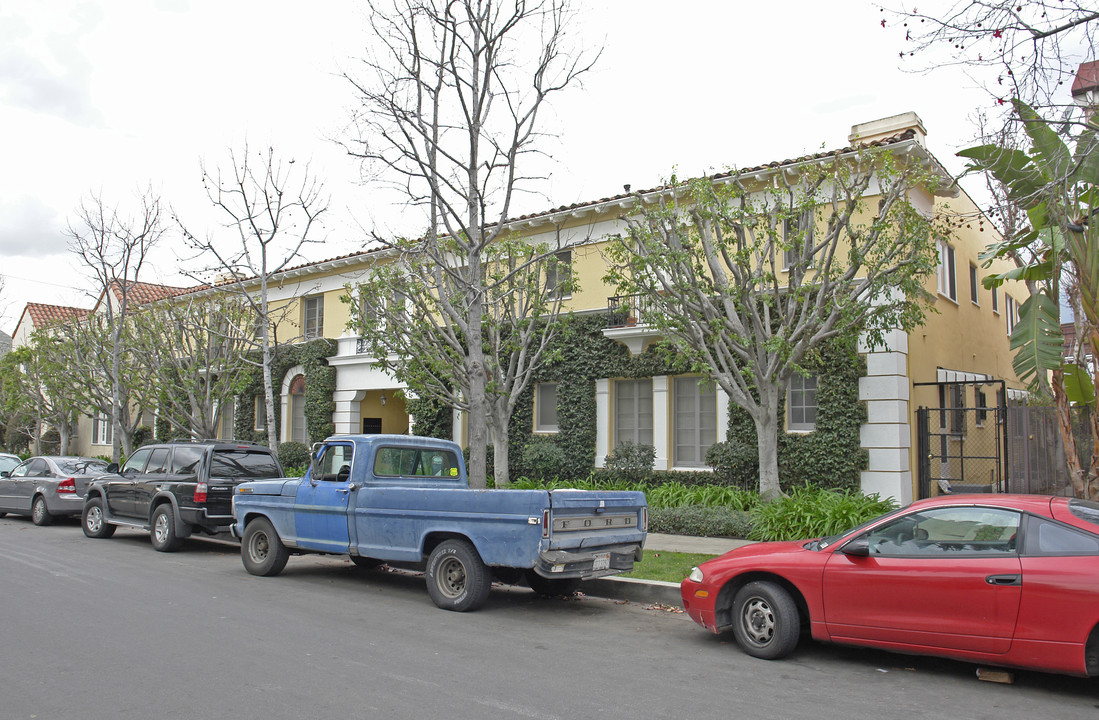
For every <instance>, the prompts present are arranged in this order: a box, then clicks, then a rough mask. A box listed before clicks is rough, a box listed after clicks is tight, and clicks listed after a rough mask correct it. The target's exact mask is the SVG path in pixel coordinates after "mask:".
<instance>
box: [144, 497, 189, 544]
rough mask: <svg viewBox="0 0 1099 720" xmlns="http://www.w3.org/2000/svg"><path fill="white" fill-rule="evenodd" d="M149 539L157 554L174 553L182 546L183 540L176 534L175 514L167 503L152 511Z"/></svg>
mask: <svg viewBox="0 0 1099 720" xmlns="http://www.w3.org/2000/svg"><path fill="white" fill-rule="evenodd" d="M149 538H150V539H151V540H152V541H153V548H155V549H156V550H157V551H158V552H175V551H176V550H179V549H180V547H182V546H183V538H181V537H180V536H179V535H177V534H176V518H175V513H173V512H172V506H171V505H169V504H168V503H162V504H160V505H157V508H156V510H154V511H153V526H152V532H150V533H149Z"/></svg>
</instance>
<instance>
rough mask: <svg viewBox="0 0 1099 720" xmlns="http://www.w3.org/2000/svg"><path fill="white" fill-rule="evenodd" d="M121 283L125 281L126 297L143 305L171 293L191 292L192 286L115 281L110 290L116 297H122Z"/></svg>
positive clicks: (168, 295)
mask: <svg viewBox="0 0 1099 720" xmlns="http://www.w3.org/2000/svg"><path fill="white" fill-rule="evenodd" d="M123 283H126V285H125V287H126V289H127V292H126V295H127V296H128V298H129V299H130V300H132V301H134V302H136V303H137V304H138V305H144V304H145V303H151V302H156V301H157V300H163V299H164V298H167V297H172V296H173V295H181V294H183V293H186V292H191V291H192V290H193V289H194V288H184V287H173V286H171V285H157V284H155V283H145V282H134V281H129V280H126V281H122V280H119V281H116V282H113V283H111V292H113V293H114V296H115V298H116V299H118V300H121V299H122V287H123Z"/></svg>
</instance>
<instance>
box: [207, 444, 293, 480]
mask: <svg viewBox="0 0 1099 720" xmlns="http://www.w3.org/2000/svg"><path fill="white" fill-rule="evenodd" d="M210 463H211V464H210V477H218V478H275V477H279V475H281V473H280V472H279V466H278V463H276V462H275V458H274V457H273V456H272V455H271V454H269V453H267V452H253V451H248V450H215V451H214V455H213V457H212V458H211V460H210Z"/></svg>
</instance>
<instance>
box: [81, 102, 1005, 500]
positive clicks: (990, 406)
mask: <svg viewBox="0 0 1099 720" xmlns="http://www.w3.org/2000/svg"><path fill="white" fill-rule="evenodd" d="M848 142H849V147H848V148H845V149H844V150H840V151H837V152H845V151H848V150H851V149H852V148H853V147H855V146H856V145H858V144H861V143H875V144H879V145H887V146H890V147H893V148H895V149H896V150H897V151H898V152H904V153H911V154H912V155H913V156H914V157H916V158H918V159H920V160H921V161H922V162H927V163H930V164H932V165H938V163H937V161H936V160H935V158H934V156H933V155H931V153H930V152H929V151H928V150H927V147H926V132H925V130H924V127H923V125H922V122H921V121H920V119H919V118H918V117H917V116H916V115H915V114H914V113H906V114H903V115H899V116H895V117H891V118H886V119H883V120H879V121H875V122H872V123H864V124H861V125H856V126H855V127H854V128H853V129H852V134H851V136H850V137H849V138H848ZM834 154H835V153H821V154H818V155H813V156H809V157H802V158H797V159H794V160H785V161H781V162H773V163H768V164H765V165H760V166H758V167H754V168H751V169H749V170H742V171H741V173H743V174H751V175H753V176H754V177H755V178H757V179H758V180H759V181H761V182H765V181H766V180H767V178H768V177H769V174H771V173H775V172H780V171H782V170H783V169H784V168H787V167H789V166H792V165H796V164H799V163H806V162H814V161H816V160H818V159H823V158H827V157H831V156H833V155H834ZM658 170H659V169H658V168H654V172H656V171H658ZM941 174H942V175H943V177H944V180H947V181H949V176H948V174H947V173H945V171H942V173H941ZM727 176H728V175H727V174H724V175H719V176H715V180H720V179H721V178H722V177H727ZM636 195H637V194H636V193H626V194H623V195H618V196H615V197H608V198H603V199H600V200H594V201H591V202H583V203H576V204H574V205H570V206H567V207H560V208H556V209H553V210H548V211H545V212H542V213H535V214H531V215H527V216H523V217H520V218H516V219H514V220H512V221H510V229H511V230H512V231H513V232H514V233H516V234H519V235H521V236H524V237H528V238H530V240H531V241H532V242H542V241H546V242H552V241H553V240H552V238H554V237H555V236H556V234H557V233H560V235H561V237H563V238H564V240H565V242H564V245H563V246H562V247H563V248H564V249H562V251H561V254H560V256H561V259H562V260H563V261H565V262H566V263H567V265H568V266H570V267H571V273H572V275H573V277H574V279H575V280H576V282H577V289H576V290H575V291H574V292H573V294H572V295H571V297H569V298H568V299H567V303H566V305H567V310H568V311H571V313H573V316H572V317H571V318H568V319H563V320H562V322H575V323H577V328H578V331H577V334H576V337H577V338H579V340H577V341H576V343H577V346H576V347H572V348H569V349H568V352H566V353H564V354H563V356H564V357H563V359H562V360H561V361H560V362H559V364H557V365H555V366H552V367H547V368H545V370H544V371H543V372H542V373H541V374H540V376H539V378H538V382H537V383H536V384H535V386H534V387H533V388H531V389H530V390H529V401H528V402H526V403H520V408H519V410H518V411H517V413H516V416H515V417H514V418H513V422H512V428H513V432H512V436H513V441H512V449H513V453H514V455H516V456H517V455H520V454H521V453H520V452H517V451H521V449H522V446H523V444H525V443H526V442H528V441H529V440H530V439H532V438H534V437H542V438H548V439H550V440H552V441H554V442H557V443H558V444H561V445H563V446H565V447H566V448H567V449H568V450H569V451H570V452H571V454H572V455H573V456H577V455H580V456H582V460H583V463H582V466H580V467H576V468H566V469H563V473H566V472H578V473H585V472H587V471H588V470H590V469H591V468H592V467H601V466H602V465H603V464H604V457H605V456H606V455H607V454H608V453H610V452H611V451H612V450H613V449H614V448H615V447H616V446H617V445H618V444H620V443H622V442H625V441H633V442H638V443H644V444H648V445H652V446H653V447H654V448H655V450H656V469H657V470H673V469H674V470H692V471H707V470H708V466H707V464H706V451H707V450H708V449H709V447H710V446H711V445H712V444H713V443H715V442H718V441H721V440H724V439H725V438H726V437H727V436H728V434H729V433H730V429H731V427H732V425H733V424H734V420H735V412H734V413H732V414H730V403H729V399H728V398H727V397H726V396H725V394H724V393H723V392H720V391H716V390H715V389H714V388H713V386H712V385H711V384H709V383H707V382H704V381H702V380H701V379H700V378H698V377H697V376H694V375H691V374H688V373H682V372H677V371H676V370H675V369H674V366H672V365H669V364H668V362H666V361H665V360H662V359H661V358H659V357H658V356H657V354H655V353H653V352H646V351H647V350H650V349H651V348H652V346H653V345H654V344H655V343H656V342H657V341H658V340H659V339H660V338H659V336H658V334H657V333H656V332H655V331H654V330H653V329H652V328H651V327H650V326H648V325H647V324H646V322H645V316H644V308H643V307H640V306H639V304H638V303H637V302H636V300H634V299H632V298H619V297H614V296H613V293H614V290H613V288H611V287H608V286H607V285H606V283H605V282H604V280H603V276H604V274H605V271H606V265H605V259H604V256H603V254H602V250H603V248H604V247H606V245H607V243H608V241H609V240H608V239H609V238H610V237H611V236H614V235H616V234H619V233H621V232H623V230H624V223H623V222H622V220H621V219H620V216H621V215H622V214H623V213H625V212H629V211H630V210H631V208H632V207H633V205H634V203H635V202H636ZM912 199H913V202H914V203H915V204H916V205H917V206H918V207H920V208H921V209H923V210H924V211H926V212H927V213H933V212H934V213H946V214H949V215H950V216H951V217H952V218H953V234H952V237H951V240H950V242H948V243H943V244H942V245H941V247H940V248H939V256H940V260H941V263H940V267H939V271H938V273H937V275H936V276H935V277H932V278H930V279H929V281H928V286H927V289H928V290H929V291H930V292H931V293H932V294H933V295H934V297H935V300H934V303H933V304H934V308H933V312H931V313H930V314H929V315H928V317H927V321H926V322H925V324H924V325H923V326H921V327H920V328H918V329H916V330H914V331H913V332H911V333H904V332H899V331H898V332H894V333H892V334H891V336H890V337H889V338H888V346H887V347H884V348H877V349H876V351H875V352H873V353H867V352H865V348H863V349H862V357H863V358H864V360H865V372H864V373H863V374H862V376H861V377H859V374H858V373H857V372H856V373H855V374H854V375H850V374H848V375H845V376H844V378H846V379H844V380H842V382H844V383H847V385H848V388H847V389H848V390H849V392H848V394H847V395H846V396H844V397H845V398H847V399H845V400H843V402H844V403H847V405H848V410H850V406H858V404H859V403H860V402H862V403H865V408H866V415H865V418H864V419H861V420H859V421H858V422H856V425H855V427H854V429H853V430H852V431H851V432H850V435H851V437H849V438H848V439H849V440H850V443H851V444H849V445H848V446H843V447H840V446H835V447H832V446H830V445H829V444H828V443H823V444H820V445H819V446H816V447H815V449H814V450H813V452H814V453H818V454H827V453H829V452H831V453H834V454H836V453H844V454H849V455H857V456H860V457H862V458H865V460H863V461H861V462H859V461H858V460H857V459H856V460H854V461H853V462H856V464H857V465H858V468H859V469H856V470H855V473H856V476H857V477H858V479H859V480H858V481H859V483H860V484H861V487H862V489H863V490H865V491H867V492H878V493H880V494H882V495H883V496H891V497H894V498H897V499H898V500H900V501H902V502H907V501H909V500H911V499H912V498H913V497H914V496H917V495H920V494H933V493H936V492H939V491H941V490H943V489H946V488H948V487H950V484H951V480H952V479H953V480H955V481H957V480H960V479H963V478H964V479H966V480H967V481H972V482H967V484H972V485H974V488H973V489H993V486H994V483H995V480H996V478H995V477H990V476H988V475H987V474H986V473H985V469H984V467H983V466H982V467H981V470H980V471H979V472H978V473H977V475H978V476H979V477H978V478H977V479H976V480H975V478H974V477H973V476H972V475H973V473H970V476H969V477H968V478H966V471H965V470H964V469H962V468H963V467H964V462H965V461H964V460H963V457H964V454H965V450H964V447H965V444H966V440H967V438H968V439H969V440H973V439H975V438H977V437H979V436H981V434H982V433H984V434H993V435H995V436H996V437H997V438H1000V437H1002V430H1000V429H999V424H998V423H999V420H998V419H999V418H1000V417H1002V414H1000V413H999V411H998V410H997V408H999V407H1002V406H1003V405H1004V404H1006V402H1007V400H1008V396H1009V395H1011V394H1013V393H1018V392H1020V388H1021V387H1022V385H1021V384H1020V383H1019V382H1018V379H1017V377H1016V376H1015V374H1014V372H1013V370H1012V366H1011V352H1010V349H1009V346H1008V334H1009V333H1010V331H1011V328H1012V327H1013V325H1014V323H1015V321H1016V320H1017V318H1018V314H1017V313H1018V307H1019V305H1020V304H1021V303H1022V302H1023V301H1024V300H1025V299H1026V297H1027V293H1026V289H1025V287H1024V286H1023V285H1021V284H1018V283H1009V284H1007V285H1005V286H1004V287H1001V288H999V289H997V290H995V291H989V290H986V289H984V287H983V286H982V285H981V284H980V282H981V279H982V278H983V277H985V276H986V275H990V274H994V273H999V272H1003V271H1005V270H1006V269H1008V266H1007V265H1006V264H1004V263H1002V262H1001V263H993V265H992V266H991V267H989V268H983V267H981V262H980V261H979V259H978V254H979V253H980V252H981V250H982V249H983V248H984V247H985V246H986V245H988V244H990V243H992V242H995V241H996V240H997V239H998V234H997V232H996V230H995V228H994V227H993V226H992V225H991V223H989V222H988V220H987V219H985V218H984V216H983V215H982V213H981V211H980V209H979V208H978V207H977V206H976V204H975V203H974V202H973V201H972V200H971V199H970V198H969V197H968V196H967V195H965V194H964V193H963V192H961V191H960V190H958V189H957V187H951V188H950V189H949V191H947V192H945V193H944V194H943V195H942V196H934V195H932V194H930V193H927V192H925V191H922V190H915V191H913V195H912ZM868 200H869V201H870V202H872V201H873V200H872V197H871V198H868ZM390 259H391V255H390V254H389V251H387V250H384V249H383V250H370V251H364V252H361V253H355V254H351V255H346V256H342V257H338V258H333V259H330V260H324V261H320V262H316V263H310V264H306V265H302V266H299V267H296V268H292V269H289V270H286V271H284V272H282V273H280V274H279V275H277V276H276V278H275V279H276V280H277V282H275V283H272V284H271V290H270V292H271V303H272V306H273V307H276V308H281V309H282V310H283V311H284V312H282V314H281V315H280V317H279V319H278V320H277V321H276V322H275V323H274V327H273V329H274V333H275V336H276V337H277V338H278V342H279V349H278V353H279V354H278V357H279V358H280V359H279V360H278V361H277V363H276V368H275V371H276V372H275V377H274V383H275V389H276V393H277V396H278V397H277V399H276V415H277V421H278V423H279V428H278V430H279V437H280V439H281V440H289V439H296V440H301V441H303V442H310V441H316V440H319V439H321V438H322V437H323V436H324V435H325V434H327V433H329V432H333V431H334V432H337V433H357V432H367V433H373V432H386V433H390V432H395V433H405V432H409V431H411V429H412V428H413V426H414V425H415V426H416V428H417V429H418V430H421V431H422V430H423V425H422V424H428V423H432V425H431V429H432V430H433V431H434V432H436V433H438V432H448V433H449V434H452V435H453V437H454V438H455V439H456V440H459V441H462V440H463V439H464V423H463V418H462V417H461V414H460V413H445V412H444V413H437V414H436V415H435V416H434V417H431V418H428V417H412V416H410V413H409V409H410V407H411V408H413V409H417V411H418V412H422V411H423V405H422V403H420V404H416V403H410V402H409V400H408V398H407V397H406V393H405V388H403V387H401V385H400V384H399V383H397V382H395V381H394V380H393V378H392V377H390V376H389V375H387V374H386V373H385V372H383V371H382V370H381V369H379V367H378V365H377V363H376V362H375V361H374V359H373V358H371V357H369V356H368V355H367V354H366V352H365V351H366V343H365V342H364V341H363V340H362V339H361V338H359V337H358V336H356V335H355V334H354V333H352V332H350V331H348V330H347V325H348V320H349V318H350V313H349V304H348V303H347V302H345V301H344V300H343V298H345V297H346V296H347V294H348V291H347V288H348V287H349V286H350V287H354V284H355V282H356V281H357V280H358V279H360V278H363V277H365V275H366V273H369V272H370V268H371V267H372V266H374V265H375V264H377V263H385V262H388V261H389V260H390ZM228 282H231V281H229V280H226V281H223V282H222V283H221V284H220V285H215V286H214V287H212V288H208V287H207V288H195V289H193V290H192V291H191V292H193V293H197V294H200V295H201V294H202V293H216V292H219V291H221V289H222V288H223V287H224V286H225V284H226V283H228ZM171 290H172V294H175V293H177V292H179V289H171ZM570 363H571V364H570ZM850 365H851V363H848V366H850ZM578 368H580V369H578ZM849 369H850V368H848V370H849ZM818 380H819V378H818V376H815V375H810V376H809V377H800V376H795V378H794V380H793V381H792V382H791V387H790V388H789V392H788V395H787V403H786V408H785V418H786V434H787V436H788V438H789V439H790V441H791V443H792V444H791V447H795V446H796V441H797V440H798V439H805V438H812V437H813V435H814V433H815V432H816V428H817V423H818V422H819V421H820V416H819V415H818V409H819V408H818V403H819V402H821V401H819V400H818V397H820V395H818V392H817V390H818ZM821 382H828V380H827V379H825V380H823V381H821ZM261 388H262V386H261V385H260V384H258V382H257V383H253V384H252V385H250V386H249V388H247V389H246V390H245V391H243V392H242V394H241V395H240V396H238V397H237V398H236V401H235V402H234V403H232V404H231V405H228V404H227V406H226V408H225V410H224V412H223V413H222V429H221V436H222V437H225V438H233V437H235V438H239V439H253V438H257V439H259V438H261V437H262V433H263V431H264V428H263V422H264V421H263V418H264V413H263V412H262V402H263V399H262V389H261ZM823 395H825V396H831V395H834V393H823ZM921 405H922V406H926V407H927V408H930V409H931V412H930V413H924V414H923V415H921V414H919V413H918V412H917V408H918V406H921ZM950 411H955V412H953V413H951V412H950ZM957 411H962V415H960V416H959V414H958V412H957ZM444 416H445V417H444ZM860 417H861V416H860ZM928 417H930V418H931V419H932V420H938V419H941V420H942V421H943V422H942V423H941V425H944V426H945V427H946V429H945V430H943V428H941V427H939V426H938V425H936V426H935V427H934V428H933V430H932V433H933V435H934V437H933V438H932V439H931V440H928V439H926V438H925V441H926V442H931V443H932V444H933V445H934V447H932V448H930V450H929V451H928V452H927V453H925V456H924V457H923V458H921V457H918V453H917V444H918V442H917V439H918V436H920V433H919V432H918V429H919V428H920V427H922V426H921V425H920V423H921V422H926V421H927V418H928ZM440 418H441V419H440ZM959 418H964V423H963V422H962V420H960V419H959ZM860 422H861V425H860V424H859V423H860ZM963 424H964V425H966V427H962V426H963ZM94 429H95V428H94V427H90V428H89V432H88V435H92V434H93V432H94ZM516 429H518V430H520V431H521V432H515V430H516ZM967 429H968V435H967V434H966V432H967ZM82 435H83V431H82ZM996 442H998V440H997V441H996ZM99 447H100V446H99V445H98V444H97V445H95V446H94V447H93V448H92V450H93V452H98V448H99ZM997 447H998V448H999V447H1000V446H999V445H997ZM852 448H853V451H852ZM80 451H83V446H80ZM997 452H1000V450H997ZM927 455H934V456H935V457H936V458H937V461H936V463H934V464H931V463H927V462H923V461H924V460H926V456H927ZM781 462H782V458H781V457H780V463H781ZM981 462H984V461H983V460H982V461H981ZM921 463H922V464H921ZM518 465H519V463H518V462H517V459H516V458H515V457H513V460H512V467H513V468H516V467H517V466H518ZM585 468H586V470H585ZM921 471H922V477H921ZM959 471H960V474H961V478H959V477H958V474H959ZM929 478H933V479H935V480H942V481H943V482H941V483H940V482H929ZM921 481H922V482H921ZM978 482H979V483H982V484H983V487H976V485H977V484H978Z"/></svg>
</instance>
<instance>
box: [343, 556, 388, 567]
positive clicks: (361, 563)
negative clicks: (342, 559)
mask: <svg viewBox="0 0 1099 720" xmlns="http://www.w3.org/2000/svg"><path fill="white" fill-rule="evenodd" d="M351 562H353V563H355V567H361V568H364V569H366V570H373V569H374V568H376V567H378V566H379V565H384V564H385V561H384V560H378V559H377V558H370V557H363V556H362V555H352V556H351Z"/></svg>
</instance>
